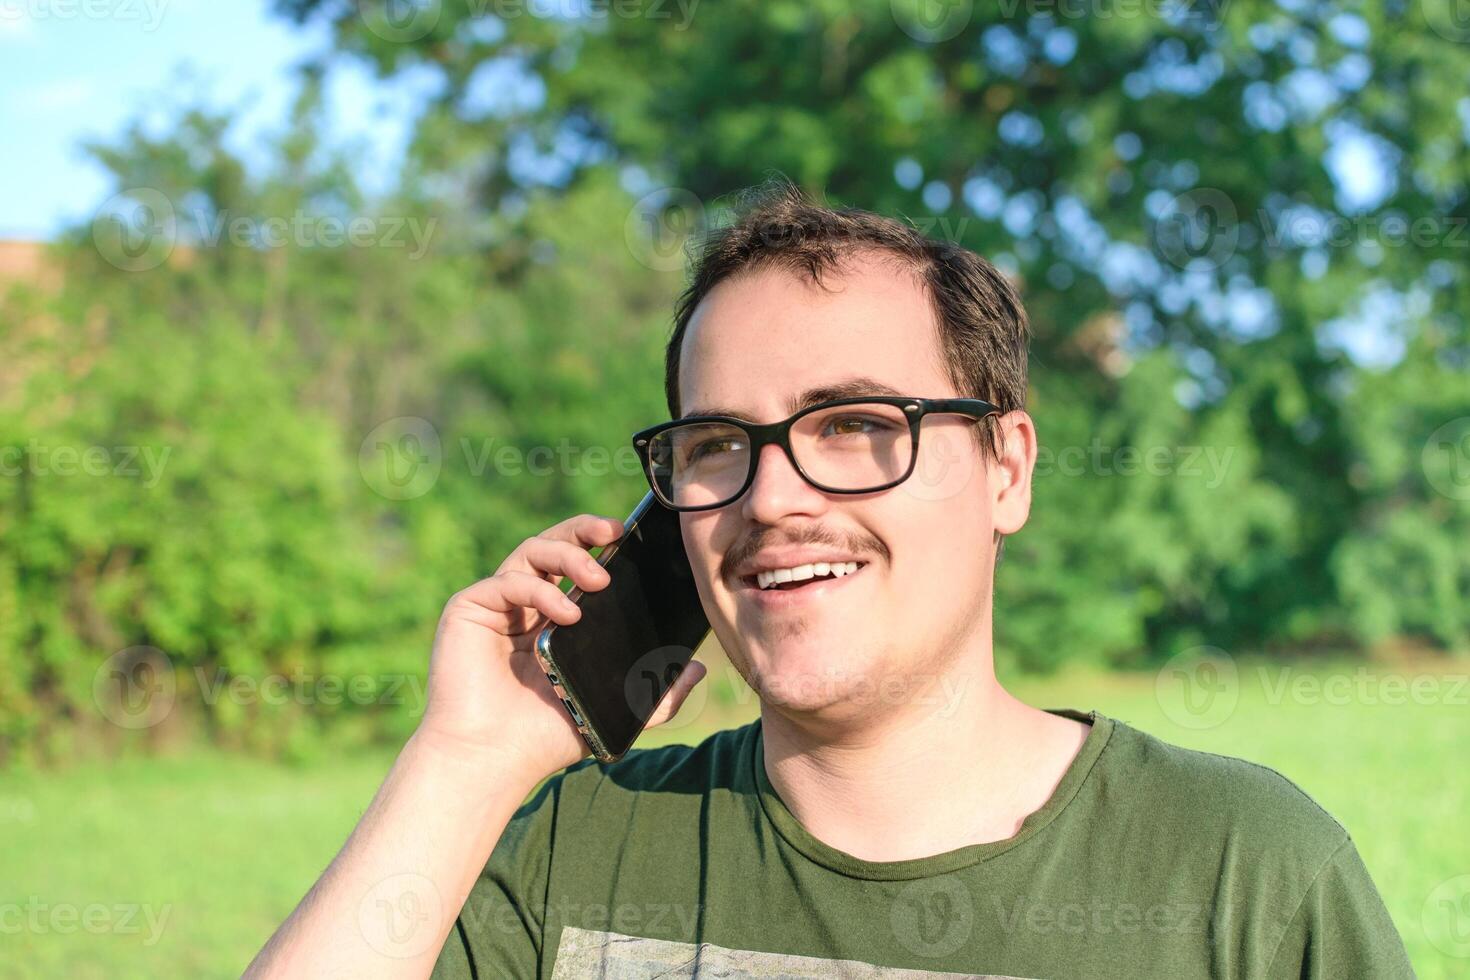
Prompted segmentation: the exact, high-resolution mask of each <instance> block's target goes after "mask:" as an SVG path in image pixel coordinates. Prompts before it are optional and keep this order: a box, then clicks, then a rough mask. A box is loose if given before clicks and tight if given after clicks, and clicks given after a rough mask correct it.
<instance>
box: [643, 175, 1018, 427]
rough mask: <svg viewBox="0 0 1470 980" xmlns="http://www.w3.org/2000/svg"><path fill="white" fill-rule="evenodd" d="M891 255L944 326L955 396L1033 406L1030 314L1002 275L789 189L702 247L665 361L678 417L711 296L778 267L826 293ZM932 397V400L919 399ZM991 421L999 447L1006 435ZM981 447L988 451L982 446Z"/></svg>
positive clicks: (901, 229)
mask: <svg viewBox="0 0 1470 980" xmlns="http://www.w3.org/2000/svg"><path fill="white" fill-rule="evenodd" d="M872 252H877V253H881V254H886V255H888V256H891V257H892V258H893V259H895V260H896V261H898V262H899V263H900V264H901V265H903V266H905V267H907V268H909V269H911V270H912V271H913V272H914V274H915V275H917V276H918V277H919V279H920V281H921V282H922V283H923V284H924V286H925V288H926V290H927V291H928V293H929V297H930V299H931V301H932V302H933V305H934V313H935V316H936V319H937V320H938V322H939V337H940V343H941V348H942V353H943V357H944V364H945V369H946V371H947V373H948V375H949V378H950V380H951V382H952V383H953V384H954V386H955V390H956V391H958V392H959V393H960V394H961V395H963V396H966V397H971V398H983V399H985V400H986V401H988V402H991V403H992V404H994V405H996V406H998V407H999V408H1000V410H1001V411H1002V412H1009V411H1012V410H1014V409H1018V408H1024V407H1025V405H1026V345H1027V338H1028V327H1027V323H1026V311H1025V309H1024V308H1022V306H1021V300H1020V297H1019V296H1018V295H1017V293H1016V290H1015V289H1014V288H1013V287H1012V286H1011V284H1010V283H1009V282H1008V281H1007V280H1006V278H1005V277H1004V276H1003V275H1002V274H1001V273H1000V271H999V270H998V269H996V268H995V266H993V265H991V264H990V263H989V262H987V261H986V260H985V259H983V258H981V257H980V256H978V255H976V254H975V253H974V252H971V251H969V250H968V249H965V248H962V247H960V246H959V245H956V244H954V243H952V242H945V241H936V240H934V239H931V238H928V237H926V236H925V235H923V234H922V233H921V232H920V231H919V230H918V229H916V228H914V227H913V226H912V225H909V224H906V223H904V222H902V221H897V220H895V219H893V218H886V217H883V216H882V215H877V214H873V213H871V212H868V211H859V210H856V209H853V208H829V207H825V206H823V205H820V204H816V203H814V202H812V201H811V200H810V199H808V198H807V197H806V195H804V194H803V193H802V192H801V191H800V190H799V189H798V188H797V187H795V186H794V185H793V184H791V183H790V182H788V181H785V180H775V181H769V182H767V183H766V184H764V185H762V186H761V187H758V188H755V189H754V190H752V191H749V192H746V193H745V194H744V195H743V196H742V197H741V199H740V201H739V203H738V204H737V206H736V208H735V213H734V219H733V221H732V222H731V223H729V224H728V225H726V226H724V227H721V228H718V229H716V230H714V231H712V232H711V233H710V234H709V235H707V236H706V237H705V239H704V240H703V241H702V242H701V243H700V244H699V245H698V246H697V247H696V249H695V252H694V260H693V270H692V274H691V279H690V282H689V285H688V287H686V288H685V290H684V292H683V294H682V295H681V296H680V297H679V301H678V304H677V306H676V308H675V312H674V331H673V335H672V336H671V337H670V338H669V344H668V349H667V350H666V351H665V354H664V394H665V397H666V398H667V400H668V403H669V413H670V417H672V418H677V417H678V416H679V412H680V407H679V406H680V400H679V352H680V349H681V348H682V346H683V342H684V334H685V331H687V330H688V328H689V321H690V319H691V318H692V317H693V316H694V311H695V309H696V308H697V307H698V306H699V304H700V303H701V302H703V300H704V298H705V297H706V296H708V295H709V293H710V291H711V290H712V289H714V288H715V286H717V285H719V284H720V283H721V282H724V281H725V280H726V279H730V278H733V277H735V276H738V275H740V274H741V273H744V272H750V271H754V270H756V269H760V268H767V267H776V268H780V269H784V270H786V271H789V272H793V273H795V274H797V275H799V276H802V277H803V278H805V279H807V280H808V281H810V282H814V283H817V284H821V282H822V280H823V276H825V275H827V274H831V273H840V271H841V269H842V266H843V263H844V262H845V261H847V260H849V259H851V258H853V257H854V256H856V255H858V254H861V253H872ZM915 394H922V395H927V394H928V392H915ZM994 422H995V420H994V418H991V419H989V420H987V426H986V429H987V431H988V432H989V433H990V434H991V436H992V438H991V440H989V441H990V442H991V445H992V446H993V445H994V435H995V433H996V432H997V431H998V430H997V428H996V427H995V425H994ZM982 447H983V442H982Z"/></svg>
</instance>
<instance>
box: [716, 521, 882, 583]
mask: <svg viewBox="0 0 1470 980" xmlns="http://www.w3.org/2000/svg"><path fill="white" fill-rule="evenodd" d="M775 545H791V546H793V547H801V546H802V545H815V546H818V547H827V548H834V549H837V550H840V551H844V552H849V553H851V554H854V555H863V556H870V557H872V558H876V559H881V560H885V561H886V560H887V559H888V558H889V553H888V546H887V545H885V544H884V543H883V542H882V541H879V540H878V539H877V538H875V537H873V536H872V535H871V534H861V533H857V532H852V533H848V532H844V531H839V530H837V529H836V528H831V527H827V526H826V525H824V524H803V525H798V526H796V527H793V528H785V529H777V528H774V527H765V528H757V529H756V530H755V531H753V532H752V533H751V534H750V535H749V536H747V537H746V538H744V539H743V540H741V542H740V543H739V544H738V545H737V546H736V547H734V548H731V549H730V550H729V551H728V552H726V554H725V557H724V559H723V560H722V561H721V562H720V577H721V578H730V577H732V576H733V575H734V574H735V570H736V569H737V568H739V567H740V566H741V565H744V564H745V563H746V562H748V561H750V559H752V558H754V557H755V556H756V554H758V553H759V552H760V551H761V549H763V548H767V547H771V546H775Z"/></svg>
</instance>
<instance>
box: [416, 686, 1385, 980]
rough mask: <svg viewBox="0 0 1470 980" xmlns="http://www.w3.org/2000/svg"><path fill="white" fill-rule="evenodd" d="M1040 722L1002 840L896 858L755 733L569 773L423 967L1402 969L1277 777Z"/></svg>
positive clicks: (476, 973)
mask: <svg viewBox="0 0 1470 980" xmlns="http://www.w3.org/2000/svg"><path fill="white" fill-rule="evenodd" d="M1056 713H1057V714H1061V715H1065V716H1067V717H1071V718H1075V719H1077V720H1079V721H1088V722H1091V724H1092V729H1091V731H1090V732H1089V733H1088V735H1087V738H1086V740H1085V741H1084V743H1083V745H1082V749H1081V751H1080V752H1079V753H1078V754H1077V757H1076V759H1075V760H1074V761H1073V762H1072V764H1071V766H1070V767H1069V768H1068V770H1067V772H1066V774H1065V776H1063V778H1062V780H1061V782H1060V783H1059V784H1058V786H1057V788H1056V790H1055V792H1054V793H1053V794H1052V796H1051V799H1050V800H1048V801H1047V803H1046V804H1045V805H1044V806H1043V807H1042V808H1041V809H1040V810H1037V811H1036V812H1035V813H1033V814H1031V815H1030V816H1029V817H1027V818H1026V820H1025V822H1024V823H1023V824H1022V826H1021V829H1020V830H1019V831H1018V832H1017V833H1016V835H1015V836H1013V837H1011V838H1009V839H1007V840H1003V841H996V842H994V843H989V844H975V845H970V846H967V847H962V848H959V849H957V850H953V851H948V852H946V853H944V854H936V855H934V856H932V857H926V858H918V859H914V860H907V861H892V862H873V861H864V860H859V859H858V858H856V857H853V856H852V855H850V854H846V853H844V852H842V851H839V850H836V849H835V848H832V847H829V846H827V845H826V844H823V843H822V842H821V841H819V840H817V839H816V838H815V837H813V836H812V835H811V834H809V833H807V831H806V830H805V829H804V828H803V827H802V826H801V824H800V823H799V822H798V821H797V820H796V818H795V817H794V816H793V815H792V813H791V811H790V810H788V809H787V808H786V806H785V804H784V803H782V801H781V799H780V797H779V796H777V795H776V792H775V790H774V789H773V788H772V786H771V783H770V781H769V779H768V778H767V776H766V772H765V767H764V765H763V763H762V760H763V756H762V749H761V728H760V723H759V722H754V723H752V724H749V725H746V726H744V727H742V728H737V729H733V730H730V731H723V732H719V733H717V734H715V735H713V736H711V737H710V738H708V739H706V740H705V741H704V742H703V743H702V744H700V745H698V746H692V747H691V746H670V747H666V748H659V749H645V750H636V751H634V752H631V753H629V755H628V756H626V757H625V758H624V759H622V760H621V761H619V762H616V763H613V764H611V765H603V764H598V763H595V762H593V761H592V760H588V761H586V762H584V763H580V764H578V765H576V766H573V767H572V768H570V769H568V770H567V771H566V772H565V773H563V774H561V775H559V776H556V777H554V778H552V779H551V780H549V781H548V782H547V783H546V784H545V785H544V786H543V787H542V788H541V789H540V790H539V791H538V792H537V793H536V794H535V795H534V796H533V797H532V799H531V800H530V801H529V802H528V803H527V804H526V805H525V806H524V807H522V809H521V810H520V811H519V812H518V813H517V814H516V816H515V818H514V819H513V820H512V822H511V824H510V825H509V827H508V828H507V829H506V832H505V835H504V836H503V837H502V839H501V841H500V843H499V844H498V845H497V847H496V848H495V851H494V853H493V854H492V856H491V858H490V861H489V863H488V864H487V865H486V867H485V870H484V873H483V874H482V875H481V877H480V879H479V881H478V882H477V884H476V885H475V887H474V889H473V891H472V892H471V894H470V897H469V900H468V901H467V902H466V903H465V906H464V908H463V910H462V911H461V913H460V917H459V921H458V923H457V925H456V927H455V929H454V931H453V932H451V933H450V936H449V941H448V943H447V944H446V945H445V947H444V949H443V951H442V952H441V954H440V957H439V962H438V964H437V966H436V968H435V971H434V975H435V976H436V977H479V978H482V980H489V978H496V980H499V978H502V977H509V978H522V977H525V978H530V977H540V978H554V980H571V978H582V977H598V978H608V980H625V978H634V977H639V978H642V977H653V976H658V977H674V978H676V977H696V976H697V977H721V978H726V977H781V978H788V980H794V978H806V977H831V976H840V977H850V978H864V980H867V978H874V980H876V978H885V980H899V978H903V980H921V978H934V977H951V976H956V975H962V976H976V975H979V976H985V977H1025V978H1057V977H1067V978H1073V977H1119V978H1128V980H1142V978H1148V977H1158V978H1167V980H1180V978H1188V977H1252V978H1254V977H1322V978H1329V977H1330V978H1333V980H1340V978H1357V977H1372V978H1375V980H1381V978H1389V977H1412V976H1413V970H1412V969H1411V968H1410V966H1409V962H1408V958H1407V956H1406V954H1405V953H1404V947H1403V943H1402V941H1401V940H1400V938H1399V935H1398V933H1397V931H1396V930H1395V929H1394V926H1393V923H1392V921H1391V920H1390V919H1389V916H1388V912H1387V911H1386V910H1385V909H1384V907H1383V902H1382V900H1381V899H1380V898H1379V896H1378V893H1377V891H1376V890H1375V888H1374V887H1373V883H1372V881H1371V880H1370V879H1369V877H1368V872H1367V869H1365V868H1364V867H1363V863H1362V861H1361V860H1360V859H1359V857H1358V853H1357V850H1356V849H1355V848H1354V846H1353V842H1352V840H1351V839H1350V838H1349V837H1348V835H1347V833H1346V832H1345V831H1344V830H1343V828H1342V827H1341V826H1340V825H1339V824H1338V823H1337V822H1336V821H1335V820H1333V819H1332V817H1331V816H1329V815H1328V814H1327V813H1326V811H1324V810H1323V809H1322V808H1321V807H1319V806H1318V805H1317V804H1316V803H1314V802H1312V800H1311V799H1310V798H1309V797H1307V796H1306V794H1304V793H1302V791H1301V790H1299V789H1297V788H1296V786H1295V785H1293V784H1292V783H1291V782H1289V781H1287V780H1286V779H1285V778H1283V777H1282V776H1280V775H1278V774H1277V773H1276V772H1274V771H1272V770H1270V769H1266V768H1264V767H1262V766H1257V765H1254V764H1252V763H1248V762H1243V761H1241V760H1238V759H1231V758H1226V757H1224V756H1217V755H1210V754H1207V753H1202V752H1194V751H1189V750H1186V749H1181V748H1178V747H1176V746H1172V745H1169V744H1167V743H1165V742H1161V741H1159V740H1158V739H1156V738H1154V737H1152V736H1150V735H1147V734H1144V733H1143V732H1140V731H1138V730H1136V729H1134V728H1130V727H1129V726H1127V725H1125V724H1123V723H1122V722H1119V721H1116V720H1113V719H1110V718H1107V717H1105V716H1102V715H1099V714H1097V713H1096V712H1093V713H1091V714H1084V713H1081V712H1076V711H1058V712H1056ZM926 764H930V763H926ZM932 764H935V765H942V761H940V760H934V761H933V763H932ZM861 805H862V804H861V801H854V806H861Z"/></svg>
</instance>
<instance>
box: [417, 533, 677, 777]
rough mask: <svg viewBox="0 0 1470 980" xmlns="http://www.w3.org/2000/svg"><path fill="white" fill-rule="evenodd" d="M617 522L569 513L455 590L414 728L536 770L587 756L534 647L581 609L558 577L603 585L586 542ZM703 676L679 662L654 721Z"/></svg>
mask: <svg viewBox="0 0 1470 980" xmlns="http://www.w3.org/2000/svg"><path fill="white" fill-rule="evenodd" d="M623 530H624V527H623V523H622V522H621V521H618V520H616V519H613V518H610V517H598V516H595V515H592V514H579V515H577V516H576V517H572V518H568V519H567V520H565V521H562V522H560V523H558V524H556V525H553V526H552V527H550V528H547V529H546V530H545V531H543V532H541V533H540V534H537V535H535V536H533V537H530V538H527V539H526V540H525V541H522V542H521V544H520V545H518V546H517V547H516V548H515V550H513V551H512V552H511V553H510V554H509V555H508V556H507V557H506V558H505V560H504V561H503V562H502V563H501V565H500V567H499V569H497V571H496V572H495V574H494V575H492V576H490V577H489V578H486V579H482V580H481V581H479V582H476V583H475V584H474V585H471V586H470V587H468V588H466V589H464V590H462V591H461V592H459V593H456V594H455V595H454V596H453V597H452V598H451V599H450V600H449V602H448V603H446V605H445V607H444V612H443V614H442V615H441V617H440V620H439V628H438V630H437V632H436V634H435V639H434V649H433V653H432V655H431V657H430V661H429V686H428V699H427V704H426V707H425V711H424V717H423V719H422V720H421V721H420V722H419V736H416V737H424V738H427V739H430V740H433V741H436V742H438V743H440V744H443V745H446V746H448V747H450V749H451V751H453V752H455V753H456V754H460V755H463V756H465V757H466V758H469V759H473V758H475V757H477V756H485V757H487V758H488V757H494V758H495V759H496V760H497V761H501V762H507V761H508V762H512V763H513V764H514V765H515V767H516V768H518V769H521V770H523V771H525V772H526V773H527V774H528V777H529V778H530V779H532V780H539V779H541V778H544V777H545V776H548V775H550V774H552V773H554V772H556V771H557V770H559V769H563V768H565V767H566V766H569V765H571V764H572V763H574V762H577V761H578V760H580V759H582V758H585V757H586V755H587V751H588V747H587V745H586V743H585V742H584V741H583V739H582V737H581V735H580V734H579V733H578V731H577V726H576V725H575V724H574V723H573V722H572V720H571V718H570V717H569V716H568V714H567V712H566V710H565V708H564V707H563V706H562V702H561V701H560V699H559V698H558V697H557V696H556V695H555V693H554V692H553V691H552V688H551V686H550V685H549V684H547V682H546V677H545V676H544V674H543V673H542V670H541V668H540V667H539V666H538V664H537V660H536V654H535V653H534V650H533V648H534V646H535V641H536V638H537V636H538V635H539V634H540V633H541V632H542V631H543V630H544V629H545V628H546V627H547V626H548V625H551V624H558V625H563V626H566V625H570V624H573V623H576V622H577V621H578V620H579V619H581V618H582V615H583V613H582V610H581V609H579V608H578V607H577V605H576V604H575V603H574V602H572V601H571V600H570V599H568V598H567V596H566V595H565V594H564V593H563V592H562V591H561V589H560V588H558V584H559V583H560V582H561V580H562V579H563V578H564V577H565V578H570V579H571V580H572V583H573V585H574V586H575V587H576V589H577V590H579V591H580V592H581V593H583V594H587V595H593V594H596V593H598V592H600V591H601V590H603V589H605V588H607V586H608V584H609V582H610V578H609V575H608V573H607V572H606V571H605V570H603V569H602V567H601V566H600V565H599V563H598V561H597V560H596V559H594V558H593V557H592V556H591V554H589V553H588V549H589V548H594V547H599V546H604V545H608V544H611V543H612V542H614V541H616V540H617V539H618V538H619V537H621V536H622V534H623ZM703 676H704V669H703V667H702V665H699V664H695V665H693V667H692V668H691V669H689V670H686V671H684V672H683V673H682V674H681V675H680V676H679V677H678V679H677V682H676V683H675V685H674V689H673V690H672V691H671V692H670V694H669V696H668V698H666V699H665V702H664V704H663V705H661V706H660V710H659V711H658V712H656V713H655V714H654V715H653V716H652V717H651V718H650V723H651V724H657V723H659V722H661V721H663V720H665V719H666V718H668V717H671V716H672V714H673V712H674V711H676V710H677V709H678V706H679V705H680V704H682V703H683V700H684V697H685V696H686V695H687V694H688V692H689V690H690V689H691V688H692V687H693V686H694V684H696V683H698V681H699V679H700V678H701V677H703Z"/></svg>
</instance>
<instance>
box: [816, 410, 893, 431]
mask: <svg viewBox="0 0 1470 980" xmlns="http://www.w3.org/2000/svg"><path fill="white" fill-rule="evenodd" d="M893 428H894V426H893V423H892V422H890V421H888V420H887V419H881V418H877V417H875V416H872V415H834V416H833V417H832V418H830V419H828V420H827V422H826V424H825V425H823V426H822V435H824V436H825V435H834V436H861V435H871V434H873V433H877V432H888V431H891V430H892V429H893Z"/></svg>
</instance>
